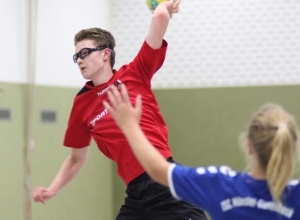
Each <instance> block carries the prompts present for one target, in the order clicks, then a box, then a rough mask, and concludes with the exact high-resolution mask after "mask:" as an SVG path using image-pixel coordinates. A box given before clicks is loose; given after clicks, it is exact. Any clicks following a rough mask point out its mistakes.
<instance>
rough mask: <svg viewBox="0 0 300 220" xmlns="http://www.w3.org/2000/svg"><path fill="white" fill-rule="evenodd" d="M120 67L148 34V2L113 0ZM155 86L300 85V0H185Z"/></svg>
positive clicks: (170, 33) (170, 32)
mask: <svg viewBox="0 0 300 220" xmlns="http://www.w3.org/2000/svg"><path fill="white" fill-rule="evenodd" d="M112 2H113V5H112V8H114V9H116V10H114V11H113V12H112V13H113V16H112V25H113V28H112V30H113V33H114V34H115V36H116V38H117V47H116V51H117V60H116V66H119V65H121V64H122V63H126V62H129V61H130V60H131V59H132V57H133V56H135V54H136V53H137V51H138V49H139V47H140V45H141V43H142V41H143V39H144V37H145V36H146V34H147V30H148V27H149V21H150V16H151V14H150V13H149V10H147V7H146V4H145V2H146V0H131V1H126V4H124V2H123V1H120V0H112ZM180 9H181V11H180V12H179V14H176V15H174V16H173V18H172V20H171V23H170V26H169V29H168V31H167V34H166V39H167V41H168V42H169V49H168V53H167V60H166V62H165V64H164V65H163V67H162V68H161V70H160V71H159V72H158V73H157V74H156V75H155V76H154V78H153V81H152V86H153V87H154V88H178V87H215V86H222V87H223V86H245V85H246V86H247V85H281V84H299V83H300V1H299V0H248V1H245V0H182V3H181V6H180Z"/></svg>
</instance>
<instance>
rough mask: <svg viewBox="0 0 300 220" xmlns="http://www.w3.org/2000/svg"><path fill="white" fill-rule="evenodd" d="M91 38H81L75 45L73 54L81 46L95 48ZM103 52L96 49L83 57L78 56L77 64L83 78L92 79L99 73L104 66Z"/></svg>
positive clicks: (81, 47)
mask: <svg viewBox="0 0 300 220" xmlns="http://www.w3.org/2000/svg"><path fill="white" fill-rule="evenodd" d="M95 47H96V45H95V43H94V41H93V40H82V41H80V42H78V43H77V44H76V46H75V54H77V53H78V52H79V51H80V50H82V49H83V48H95ZM103 59H104V52H103V50H97V51H93V52H91V53H89V54H88V55H87V56H85V57H84V58H83V59H82V58H80V57H78V59H77V65H78V67H79V70H80V72H81V74H82V76H83V78H84V79H87V80H93V79H95V78H96V77H97V75H99V74H100V73H101V70H102V69H103V66H104V60H103Z"/></svg>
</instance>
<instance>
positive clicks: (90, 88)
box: [33, 1, 207, 220]
mask: <svg viewBox="0 0 300 220" xmlns="http://www.w3.org/2000/svg"><path fill="white" fill-rule="evenodd" d="M179 4H180V1H177V2H176V3H174V1H167V2H163V3H161V4H159V5H158V7H157V8H156V9H155V11H154V12H153V15H152V22H151V25H150V29H149V32H148V35H147V37H146V40H145V42H144V43H143V45H142V47H141V49H140V51H139V52H138V54H137V56H136V57H135V58H134V60H133V61H132V62H131V63H129V64H128V65H124V66H122V67H121V68H120V69H119V70H118V71H116V70H114V69H113V66H114V62H115V52H114V47H115V40H114V37H113V36H112V35H111V33H110V32H108V31H105V30H102V29H100V28H91V29H85V30H81V31H80V32H78V33H77V34H76V36H75V42H74V43H75V55H74V56H73V60H74V62H75V63H77V65H78V67H79V69H80V72H81V74H82V76H83V78H84V79H87V80H90V81H88V82H87V83H86V84H85V86H84V87H83V88H82V89H81V90H80V91H79V93H78V94H77V96H76V97H75V100H74V104H73V108H72V111H71V115H70V118H69V123H68V128H67V130H66V134H65V139H64V145H65V146H66V147H70V148H72V153H71V155H70V156H69V157H68V158H67V159H66V160H65V162H64V163H63V165H62V168H61V169H60V171H59V172H58V174H57V176H56V177H55V179H54V181H53V183H52V184H51V185H50V187H49V188H43V187H37V188H35V190H34V193H33V197H34V200H35V201H36V202H43V203H44V202H45V201H46V200H48V199H50V198H52V197H53V196H54V195H55V194H56V193H58V191H59V190H60V189H61V188H63V187H64V186H65V185H66V184H67V183H68V182H69V181H70V180H71V179H72V178H73V177H74V176H75V175H76V174H77V173H78V172H79V170H81V168H82V167H83V165H84V164H85V161H86V159H87V155H88V146H89V145H90V141H91V138H93V139H94V140H95V142H96V143H97V146H98V148H99V150H100V151H101V152H102V153H103V154H104V155H105V156H107V157H108V158H110V159H112V160H114V161H115V162H116V164H117V167H118V174H119V176H120V177H121V178H122V179H123V181H124V182H125V184H126V185H127V190H126V193H127V197H126V198H125V204H124V205H123V206H122V207H121V209H120V212H119V214H118V216H117V219H118V220H123V219H128V220H129V219H130V220H134V219H139V220H140V219H151V220H152V219H153V220H158V219H163V220H166V219H174V220H175V219H176V220H177V219H178V220H180V219H182V220H184V219H185V220H189V219H193V220H194V219H195V220H196V219H197V220H199V219H207V218H206V216H205V214H204V213H203V211H202V210H201V209H199V208H196V207H195V206H193V205H190V204H188V203H186V202H182V201H178V200H176V199H175V198H173V197H172V195H171V193H170V192H169V189H168V188H167V187H165V186H162V185H160V184H158V183H155V182H153V181H152V180H151V179H150V178H149V176H148V175H147V174H146V173H145V170H144V169H143V168H142V166H141V165H140V164H139V162H138V161H137V159H136V158H135V156H134V154H133V152H132V150H131V148H130V146H129V145H128V142H127V140H126V138H125V136H124V134H123V132H122V131H121V130H120V129H119V128H118V126H117V125H116V123H115V121H114V119H113V118H112V117H111V115H110V114H108V111H107V109H105V108H104V106H103V104H102V103H103V101H105V100H108V97H107V94H106V92H107V91H108V90H109V89H110V87H111V86H112V85H115V86H117V87H120V85H121V84H122V83H124V84H125V85H126V87H127V89H128V93H129V94H128V95H129V97H130V100H131V101H132V102H133V101H134V100H135V98H136V96H137V95H138V94H142V95H143V114H142V118H141V123H140V125H141V128H142V130H143V131H144V133H145V135H146V136H147V138H148V139H149V141H150V142H151V143H152V144H153V145H154V146H155V147H156V148H157V149H158V150H159V152H160V153H161V154H162V155H163V156H164V157H165V158H166V160H168V161H171V162H172V161H173V160H172V154H171V152H170V149H169V146H168V129H167V126H166V124H165V122H164V119H163V117H162V115H161V113H160V110H159V107H158V104H157V102H156V99H155V96H154V94H153V92H152V90H151V85H150V81H151V79H152V77H153V75H154V74H155V72H157V71H158V70H159V69H160V67H161V66H162V64H163V62H164V59H165V54H166V49H167V42H166V41H165V40H163V37H164V34H165V32H166V30H167V26H168V23H169V20H170V18H171V16H172V14H173V13H177V12H178V10H179V9H178V5H179Z"/></svg>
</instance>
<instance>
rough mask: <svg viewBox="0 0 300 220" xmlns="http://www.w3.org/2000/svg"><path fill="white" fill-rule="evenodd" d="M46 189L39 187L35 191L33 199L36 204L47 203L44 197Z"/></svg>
mask: <svg viewBox="0 0 300 220" xmlns="http://www.w3.org/2000/svg"><path fill="white" fill-rule="evenodd" d="M44 191H45V189H44V188H42V187H37V188H35V189H34V191H33V199H34V201H35V202H41V203H45V199H44V197H43V193H44Z"/></svg>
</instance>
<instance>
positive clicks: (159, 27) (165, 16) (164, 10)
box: [146, 0, 181, 49]
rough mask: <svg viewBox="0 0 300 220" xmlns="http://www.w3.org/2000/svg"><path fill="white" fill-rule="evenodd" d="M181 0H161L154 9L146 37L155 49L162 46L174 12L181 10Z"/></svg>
mask: <svg viewBox="0 0 300 220" xmlns="http://www.w3.org/2000/svg"><path fill="white" fill-rule="evenodd" d="M180 2H181V0H178V1H176V2H174V1H173V0H170V1H167V2H161V3H160V4H159V5H158V6H157V8H156V9H155V10H154V11H153V14H152V21H151V24H150V29H149V32H148V35H147V37H146V42H147V43H148V44H149V46H150V47H152V48H153V49H158V48H160V47H161V45H162V40H163V38H164V35H165V33H166V30H167V27H168V24H169V20H170V18H171V17H172V15H173V13H177V12H178V11H179V7H178V5H179V4H180Z"/></svg>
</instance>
